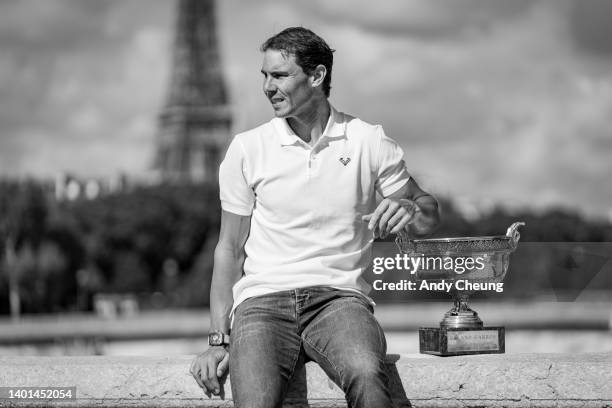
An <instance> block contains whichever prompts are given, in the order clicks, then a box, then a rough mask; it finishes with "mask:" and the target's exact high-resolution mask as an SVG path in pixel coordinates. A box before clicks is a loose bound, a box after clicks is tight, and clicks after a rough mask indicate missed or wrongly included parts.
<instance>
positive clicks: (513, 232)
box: [506, 221, 525, 250]
mask: <svg viewBox="0 0 612 408" xmlns="http://www.w3.org/2000/svg"><path fill="white" fill-rule="evenodd" d="M524 225H525V223H524V222H520V221H519V222H515V223H514V224H512V225H511V226H510V227H508V230H507V231H506V236H507V237H510V244H511V246H512V249H513V250H514V249H516V247H517V246H518V242H519V240H520V239H521V234H520V233H519V231H518V228H519V227H521V226H524Z"/></svg>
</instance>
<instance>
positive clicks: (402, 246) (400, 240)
mask: <svg viewBox="0 0 612 408" xmlns="http://www.w3.org/2000/svg"><path fill="white" fill-rule="evenodd" d="M395 245H397V249H399V252H400V254H403V253H407V254H412V253H414V252H415V251H416V244H415V243H414V242H412V240H411V239H410V238H408V233H406V231H403V230H402V231H400V232H398V233H397V235H396V237H395Z"/></svg>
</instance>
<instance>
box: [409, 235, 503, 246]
mask: <svg viewBox="0 0 612 408" xmlns="http://www.w3.org/2000/svg"><path fill="white" fill-rule="evenodd" d="M511 239H512V237H509V236H507V235H488V236H487V235H484V236H470V237H449V238H426V239H411V240H410V242H413V243H415V244H416V243H421V242H422V243H444V242H459V241H495V240H502V241H510V240H511Z"/></svg>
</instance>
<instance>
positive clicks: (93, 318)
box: [0, 0, 612, 355]
mask: <svg viewBox="0 0 612 408" xmlns="http://www.w3.org/2000/svg"><path fill="white" fill-rule="evenodd" d="M611 15H612V2H610V1H608V0H515V1H504V0H453V1H451V0H434V1H432V0H410V1H405V0H380V1H377V2H366V1H335V2H324V1H318V0H317V1H309V2H298V1H283V0H262V1H258V2H249V1H246V0H244V1H239V0H226V1H218V2H216V3H215V2H214V1H211V0H200V1H195V0H180V1H167V0H127V1H118V0H104V1H96V2H93V1H90V2H84V1H77V0H48V1H45V2H39V1H34V0H25V1H24V0H21V1H17V0H0V55H1V58H0V237H1V238H2V239H1V240H0V249H1V251H0V355H2V354H16V355H25V354H145V355H146V354H183V353H196V352H199V351H201V350H202V349H203V348H205V344H206V341H205V335H206V334H207V332H208V317H207V316H208V314H207V313H208V312H207V306H208V300H209V294H208V292H209V288H210V277H211V272H212V251H213V249H214V246H215V244H216V240H217V234H218V228H219V215H220V209H219V203H218V188H217V186H216V183H215V180H216V171H217V167H218V163H219V160H221V159H222V157H223V154H224V149H225V148H226V146H227V144H228V143H229V141H230V140H231V137H232V135H233V134H236V133H238V132H241V131H244V130H246V129H248V128H251V127H254V126H257V125H258V124H260V123H263V122H265V121H267V120H269V119H270V118H271V116H272V115H271V113H272V112H271V109H270V106H269V104H268V102H267V101H266V100H265V98H264V97H263V94H262V91H261V74H260V72H259V70H260V68H261V59H262V56H261V53H260V52H259V46H260V44H261V43H262V42H263V41H264V40H265V39H266V38H268V37H269V36H271V35H273V34H275V33H277V32H278V31H280V30H282V29H284V28H286V27H288V26H294V25H301V26H305V27H308V28H310V29H312V30H313V31H315V32H316V33H318V34H319V35H321V36H322V37H323V38H325V39H326V41H327V42H328V43H329V44H330V46H331V47H332V48H334V49H335V50H336V52H335V54H334V55H335V62H334V68H333V79H332V92H331V98H330V100H331V103H332V104H333V105H334V106H335V107H337V108H338V109H339V110H342V111H345V112H348V113H351V114H353V115H355V116H358V117H360V118H362V119H364V120H366V121H369V122H372V123H380V124H382V125H383V126H384V128H385V131H386V133H387V134H388V135H389V136H391V137H393V138H394V139H395V140H397V141H398V142H399V143H400V145H401V146H402V147H403V148H404V151H405V159H406V163H407V166H408V169H409V171H410V172H411V173H412V175H413V176H414V177H415V178H416V179H417V180H418V181H419V183H420V184H421V185H422V186H423V187H424V188H425V189H427V190H428V191H431V192H432V193H433V194H435V195H436V196H437V197H438V198H439V199H440V201H441V205H442V214H443V222H442V226H441V228H440V229H439V231H438V232H437V233H436V236H440V237H444V236H466V235H467V236H472V235H499V234H503V233H505V230H506V228H507V227H508V226H509V225H510V224H511V223H512V222H514V221H518V220H521V221H525V222H526V224H527V225H526V227H525V228H523V229H522V230H521V236H522V237H521V244H520V245H519V249H518V250H517V251H516V253H515V254H514V255H513V257H512V262H511V267H510V271H509V273H508V277H507V279H506V290H505V291H504V293H502V294H496V293H493V294H481V295H480V296H477V298H476V299H475V300H474V307H475V309H476V310H477V311H479V312H480V315H481V317H482V318H483V320H484V321H485V324H490V325H494V324H499V325H505V326H506V328H507V330H508V332H507V346H506V349H507V352H529V351H533V352H536V351H538V352H581V351H612V336H610V320H611V313H612V297H611V295H612V263H611V262H609V261H610V256H611V254H612V245H611V242H612V188H611V187H610V181H609V180H610V178H611V177H610V176H612V170H611V169H610V162H611V158H612V41H611V39H612V28H611V26H610V24H609V16H611ZM368 278H369V279H371V278H372V276H369V277H368ZM373 296H374V298H375V300H376V302H377V303H378V305H379V306H378V309H377V315H378V317H379V319H380V320H381V322H382V324H383V326H384V327H385V329H386V330H387V334H388V337H389V352H408V353H414V352H417V351H418V340H417V335H416V331H415V330H416V329H417V328H418V327H419V326H436V325H437V324H438V321H439V320H440V318H441V317H442V314H443V313H444V311H446V310H447V309H448V308H449V307H450V306H451V302H450V300H449V299H446V298H445V297H443V296H441V297H428V296H426V295H424V294H415V293H408V294H406V293H403V294H402V293H399V294H398V293H389V292H380V293H375V294H373Z"/></svg>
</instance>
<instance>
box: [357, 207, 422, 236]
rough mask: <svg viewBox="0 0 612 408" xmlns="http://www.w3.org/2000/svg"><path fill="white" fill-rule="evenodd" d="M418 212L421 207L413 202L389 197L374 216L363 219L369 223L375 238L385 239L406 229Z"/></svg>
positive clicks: (365, 216) (366, 216)
mask: <svg viewBox="0 0 612 408" xmlns="http://www.w3.org/2000/svg"><path fill="white" fill-rule="evenodd" d="M418 211H420V210H419V207H418V206H417V205H416V203H415V202H414V201H412V200H409V199H407V198H391V197H389V198H385V199H384V200H382V201H381V202H380V204H378V207H376V209H375V210H374V212H373V213H372V214H367V215H364V216H362V217H361V219H362V221H364V222H368V228H369V229H370V230H372V231H374V238H378V237H380V238H385V237H386V236H387V235H389V234H397V233H398V232H400V231H401V230H402V229H404V228H405V227H406V225H408V224H410V223H411V222H412V221H413V220H414V216H415V214H416V213H417V212H418Z"/></svg>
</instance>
